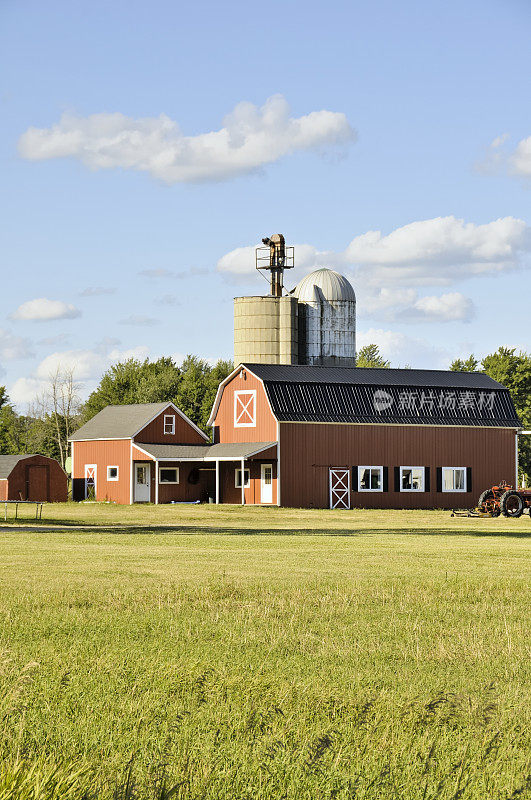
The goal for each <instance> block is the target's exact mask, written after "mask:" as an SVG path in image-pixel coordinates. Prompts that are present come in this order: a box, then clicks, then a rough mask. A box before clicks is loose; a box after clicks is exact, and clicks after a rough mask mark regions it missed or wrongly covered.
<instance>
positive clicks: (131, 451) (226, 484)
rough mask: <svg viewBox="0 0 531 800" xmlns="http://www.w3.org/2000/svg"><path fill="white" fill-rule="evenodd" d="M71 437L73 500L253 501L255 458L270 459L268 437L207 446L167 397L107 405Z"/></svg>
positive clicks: (158, 501)
mask: <svg viewBox="0 0 531 800" xmlns="http://www.w3.org/2000/svg"><path fill="white" fill-rule="evenodd" d="M71 442H72V478H73V484H72V485H73V499H74V500H91V499H93V500H98V501H110V502H114V503H122V504H123V503H125V504H127V503H150V502H151V503H171V502H194V501H198V502H199V501H206V500H208V499H210V498H211V499H212V501H216V500H217V502H225V503H239V502H242V499H244V501H245V502H247V503H255V502H260V499H259V498H258V497H257V496H256V489H257V481H256V474H257V472H258V473H260V466H259V465H258V462H256V461H255V458H256V456H257V455H259V454H260V455H261V454H268V453H271V454H272V455H273V456H274V457H275V460H276V442H275V441H273V442H271V441H269V442H260V443H256V442H255V441H251V442H249V441H246V442H233V443H231V444H226V445H216V444H212V443H211V442H210V441H209V438H208V436H206V434H205V433H203V431H201V430H200V429H199V428H198V427H197V426H196V425H195V424H194V423H193V422H192V421H191V420H190V419H189V418H188V417H187V416H186V415H185V414H184V413H183V412H182V411H180V410H179V409H178V408H177V407H176V406H175V405H174V404H173V403H147V404H139V405H122V406H107V408H104V409H103V411H100V413H99V414H96V416H95V417H93V418H92V419H91V420H89V422H87V423H86V424H85V425H83V426H82V427H81V428H80V429H79V430H78V431H76V433H75V434H74V435H73V436H72V437H71ZM272 448H273V450H272ZM269 461H270V464H272V463H273V461H272V459H271V458H270V459H269ZM242 469H243V472H242ZM250 473H251V474H252V475H253V479H252V481H250V479H249V474H250ZM242 475H243V476H244V481H243V483H244V485H243V486H242V480H241V477H242ZM271 482H272V477H271ZM266 499H267V498H266V497H265V496H264V501H265V500H266ZM269 502H270V503H275V502H276V498H275V497H274V495H273V494H272V493H271V499H270V500H269Z"/></svg>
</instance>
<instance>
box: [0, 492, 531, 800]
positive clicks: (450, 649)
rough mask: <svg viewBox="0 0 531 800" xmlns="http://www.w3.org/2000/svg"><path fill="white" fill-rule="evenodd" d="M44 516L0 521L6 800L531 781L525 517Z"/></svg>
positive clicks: (246, 794) (1, 792) (442, 791)
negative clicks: (34, 520)
mask: <svg viewBox="0 0 531 800" xmlns="http://www.w3.org/2000/svg"><path fill="white" fill-rule="evenodd" d="M25 513H27V512H26V511H25ZM45 517H46V520H43V522H42V523H38V524H35V523H30V522H28V523H27V524H26V523H25V522H24V523H23V527H24V530H20V529H15V528H13V527H12V526H10V525H8V526H5V525H4V524H3V523H2V524H1V526H0V528H1V529H0V726H1V738H0V756H1V762H2V766H0V797H1V798H2V800H4V798H10V797H13V798H17V797H20V798H26V797H28V798H29V797H31V798H35V799H36V800H43V799H44V798H48V797H49V798H52V797H54V798H60V797H61V798H62V797H64V798H67V797H68V798H82V797H83V798H89V797H94V798H109V800H110V799H111V798H116V799H117V800H119V799H120V798H133V797H137V798H151V797H157V798H161V800H162V798H164V797H170V796H171V797H176V798H197V799H199V798H209V799H212V800H213V799H214V798H227V800H228V798H231V799H232V798H246V799H248V800H255V798H264V799H265V798H267V800H279V799H280V798H289V800H292V799H293V800H295V798H297V799H298V798H304V799H306V798H307V800H316V799H318V798H345V799H346V798H371V800H372V799H374V800H376V799H377V798H378V799H379V798H404V799H406V798H407V799H409V798H412V799H415V800H416V799H417V798H418V800H428V798H444V799H445V800H446V798H448V800H450V798H452V800H458V798H463V799H466V798H477V799H478V800H479V799H480V798H481V800H486V799H487V800H491V799H495V798H500V800H502V799H503V800H508V798H513V799H514V798H519V799H520V798H525V797H529V796H531V778H530V777H529V776H530V772H531V768H530V763H529V762H530V735H529V731H530V730H531V724H530V723H531V713H530V708H531V703H530V700H531V692H530V685H531V684H530V677H531V668H530V664H531V659H530V655H531V653H530V649H531V647H530V645H531V635H530V633H531V632H530V627H531V626H530V601H529V597H530V595H529V588H530V580H529V578H530V560H531V559H530V552H531V548H530V538H529V535H530V534H531V520H530V519H529V517H528V516H527V515H524V516H523V517H522V518H521V519H518V520H506V519H503V518H502V519H495V520H491V519H463V518H451V517H450V515H449V513H448V512H437V511H434V512H411V511H410V512H393V511H385V512H384V511H381V512H372V511H362V510H358V511H352V512H330V511H317V510H315V511H312V510H310V511H297V510H282V509H276V508H275V509H263V508H256V507H247V508H243V509H242V508H239V507H236V506H233V507H220V508H215V507H208V506H207V507H199V506H197V507H196V506H178V507H158V508H155V507H152V506H147V507H141V508H138V507H133V508H129V507H126V508H118V507H115V506H105V505H92V506H88V505H73V504H65V505H62V506H49V507H45ZM55 525H56V526H57V527H56V528H55V529H53V526H55ZM6 787H8V788H6ZM9 787H11V788H9ZM31 787H33V788H32V791H33V794H31V793H30V792H29V788H31ZM170 790H173V793H172V794H171V793H170ZM10 792H11V793H10ZM53 792H55V794H54V793H53Z"/></svg>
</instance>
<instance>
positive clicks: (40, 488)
mask: <svg viewBox="0 0 531 800" xmlns="http://www.w3.org/2000/svg"><path fill="white" fill-rule="evenodd" d="M48 469H49V467H48V466H47V465H46V464H31V465H30V466H29V467H28V471H27V473H26V475H27V477H26V499H27V500H37V501H39V502H40V501H46V500H48Z"/></svg>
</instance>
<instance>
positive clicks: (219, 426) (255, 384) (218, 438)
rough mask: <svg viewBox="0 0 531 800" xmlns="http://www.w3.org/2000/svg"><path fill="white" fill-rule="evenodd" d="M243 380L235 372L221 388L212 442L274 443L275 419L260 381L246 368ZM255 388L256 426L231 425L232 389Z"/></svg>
mask: <svg viewBox="0 0 531 800" xmlns="http://www.w3.org/2000/svg"><path fill="white" fill-rule="evenodd" d="M245 375H246V378H245V380H244V379H243V378H242V377H241V373H238V374H237V375H235V376H234V378H233V379H232V380H231V381H230V382H229V383H228V384H227V385H226V386H225V387H224V389H223V394H222V396H221V402H220V404H219V408H218V412H217V414H216V419H215V421H214V442H216V443H217V442H221V443H224V442H276V440H277V421H276V419H275V417H274V416H273V414H272V413H271V409H270V407H269V401H268V399H267V396H266V393H265V389H264V387H263V384H262V382H261V381H260V380H258V378H256V377H255V376H254V375H252V374H251V373H250V372H249V371H247V370H245ZM246 389H250V390H252V389H254V390H256V425H255V426H254V427H245V428H239V427H235V425H234V392H235V391H240V390H241V391H245V390H246Z"/></svg>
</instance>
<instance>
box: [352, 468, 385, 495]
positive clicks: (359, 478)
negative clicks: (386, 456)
mask: <svg viewBox="0 0 531 800" xmlns="http://www.w3.org/2000/svg"><path fill="white" fill-rule="evenodd" d="M364 469H379V470H380V488H379V489H364V488H362V485H361V478H362V475H363V470H364ZM383 478H384V472H383V467H379V466H377V465H376V464H368V465H367V464H366V465H365V466H363V467H358V492H383V482H384V481H383Z"/></svg>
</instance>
